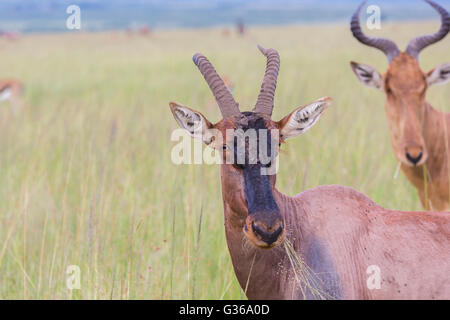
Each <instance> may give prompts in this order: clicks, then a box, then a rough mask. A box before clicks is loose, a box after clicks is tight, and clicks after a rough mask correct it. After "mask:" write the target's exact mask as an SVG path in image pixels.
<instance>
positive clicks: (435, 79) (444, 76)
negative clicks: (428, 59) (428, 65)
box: [427, 63, 450, 86]
mask: <svg viewBox="0 0 450 320" xmlns="http://www.w3.org/2000/svg"><path fill="white" fill-rule="evenodd" d="M448 81H450V63H445V64H443V65H441V66H439V67H437V68H436V69H434V70H433V72H432V73H431V74H430V75H429V76H428V77H427V83H428V85H429V86H431V85H433V84H444V83H446V82H448Z"/></svg>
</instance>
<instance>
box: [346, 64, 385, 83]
mask: <svg viewBox="0 0 450 320" xmlns="http://www.w3.org/2000/svg"><path fill="white" fill-rule="evenodd" d="M353 70H354V71H355V74H356V76H357V77H358V79H359V81H361V82H362V83H364V84H365V85H366V86H369V87H375V88H377V89H381V88H382V83H383V81H382V78H381V76H380V74H379V73H378V72H377V71H376V70H375V69H373V68H372V67H370V66H366V65H362V64H358V65H356V66H354V67H353Z"/></svg>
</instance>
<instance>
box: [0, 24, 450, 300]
mask: <svg viewBox="0 0 450 320" xmlns="http://www.w3.org/2000/svg"><path fill="white" fill-rule="evenodd" d="M437 27H438V23H437V22H436V23H424V24H419V23H417V24H402V25H397V24H396V25H395V26H386V27H385V28H383V30H382V31H381V32H379V33H380V35H383V36H388V35H395V36H394V38H395V39H396V40H398V42H399V44H401V45H405V44H406V43H407V41H408V40H409V39H410V38H411V37H413V36H416V35H418V34H422V33H424V32H431V31H434V30H435V29H436V28H437ZM257 43H259V44H261V45H263V46H266V47H274V48H276V49H278V50H279V52H280V55H281V59H282V67H281V73H280V77H279V82H278V90H277V95H276V99H275V111H274V118H275V119H277V120H278V119H280V118H281V117H282V116H284V115H285V114H287V113H288V112H290V111H291V110H293V109H294V108H295V107H297V106H299V105H302V104H306V103H308V102H311V101H313V100H315V99H317V98H320V97H322V96H331V97H333V99H334V104H333V106H332V108H330V109H329V110H327V112H326V114H325V115H324V116H323V117H322V119H321V120H320V122H319V123H318V124H317V125H316V127H315V128H313V129H312V130H310V131H309V132H308V133H307V134H305V135H304V136H302V137H299V138H296V139H293V140H292V141H289V143H287V144H286V145H285V146H283V148H284V153H283V154H282V155H281V159H280V171H279V174H278V182H277V186H278V188H279V190H280V191H282V192H284V193H286V194H289V195H295V194H297V193H299V192H301V191H302V190H304V189H309V188H314V187H316V186H319V185H323V184H341V185H345V186H350V187H353V188H355V189H356V190H359V191H361V192H364V193H366V194H367V195H368V196H370V197H371V198H372V199H373V200H374V201H376V202H377V203H379V204H380V205H382V206H385V207H387V208H392V209H402V210H420V209H421V206H420V202H419V200H418V197H417V195H416V193H415V191H414V190H413V188H412V187H411V186H410V184H409V183H408V182H407V181H406V179H405V178H404V176H403V175H402V174H401V173H400V174H399V175H398V177H397V178H396V179H395V178H394V174H395V171H396V166H397V162H396V160H395V158H394V155H393V152H392V150H391V146H390V142H389V134H388V130H387V124H386V120H385V114H384V110H383V104H384V97H383V94H382V93H380V92H376V91H375V90H371V89H369V88H365V87H363V86H362V85H361V84H359V82H358V81H357V80H356V78H355V77H354V76H353V74H352V71H351V70H350V66H349V61H350V60H355V61H358V62H362V63H368V64H371V65H373V66H375V67H377V68H378V70H379V71H380V72H384V70H385V68H386V66H387V63H386V62H387V60H386V58H385V57H384V56H383V55H382V54H381V53H380V52H378V51H376V50H374V49H369V48H367V47H363V46H362V45H360V44H359V43H358V42H357V41H356V40H354V39H353V38H352V37H351V35H350V32H349V31H348V30H347V26H346V25H329V26H319V25H315V26H295V27H294V26H291V27H276V28H275V27H273V28H259V29H251V30H250V31H249V34H248V35H247V36H245V37H238V36H234V35H233V36H231V37H229V38H224V37H222V35H221V31H220V30H218V29H213V30H187V31H157V32H155V33H154V34H153V35H152V36H151V37H150V38H142V37H132V38H129V37H127V36H126V35H125V34H120V33H116V34H109V33H102V34H83V33H76V34H64V35H29V36H28V35H27V36H24V37H22V38H21V39H20V40H18V41H16V42H6V41H5V40H0V47H1V50H0V67H1V69H0V70H1V76H2V77H9V76H13V77H16V78H19V79H21V80H22V81H23V82H24V83H25V87H26V89H25V96H24V98H23V103H22V109H21V110H20V112H18V113H17V115H14V114H13V113H12V112H11V110H10V108H9V106H8V104H5V103H4V104H2V105H1V106H0V298H2V299H111V298H112V299H190V298H195V299H240V298H245V295H244V293H243V291H242V290H241V288H240V287H239V285H238V283H237V281H236V279H235V276H234V272H233V268H232V265H231V262H230V258H229V254H228V249H227V245H226V241H225V236H224V227H223V208H222V199H221V192H220V177H219V168H218V166H207V165H202V166H195V165H182V166H176V165H174V164H173V163H172V162H171V160H170V153H171V148H172V147H173V145H174V144H175V143H174V142H171V141H170V134H171V132H172V130H173V129H175V128H177V126H176V122H175V121H174V119H173V118H172V115H171V113H170V111H169V107H168V102H169V101H170V100H175V101H178V102H180V103H183V104H185V105H188V106H190V107H193V108H196V109H198V110H199V111H201V112H202V113H203V114H205V115H206V116H207V117H208V118H209V119H210V120H211V121H218V120H219V119H220V113H219V110H218V109H217V107H216V106H215V105H214V104H213V103H211V99H212V95H211V93H210V92H209V89H208V87H207V85H206V84H205V83H204V81H203V79H202V77H201V75H200V73H199V72H198V71H197V70H196V68H195V66H194V65H193V63H192V61H191V57H192V55H193V54H194V53H195V52H202V53H204V54H205V55H207V56H208V57H209V58H210V60H211V61H212V62H213V63H214V65H215V66H216V68H217V70H218V71H219V73H221V74H222V75H226V76H228V77H229V78H231V79H232V80H233V82H234V86H235V90H234V94H235V97H236V99H237V100H238V101H239V103H240V106H241V109H242V110H250V109H251V106H253V105H254V102H255V101H256V97H257V94H258V92H259V87H260V84H261V80H262V77H263V74H264V67H265V59H264V57H263V56H262V55H261V54H260V53H259V51H258V50H257V49H256V44H257ZM449 46H450V44H449V42H448V41H447V40H445V41H443V42H441V43H439V44H437V45H434V46H433V47H432V48H430V49H427V50H426V51H425V52H424V53H423V54H422V55H421V64H422V66H423V67H424V69H425V70H428V69H431V68H432V67H434V66H436V65H438V64H440V63H443V62H445V59H448V52H449ZM428 96H429V98H428V100H429V101H430V102H431V103H432V104H433V105H434V106H435V107H437V108H439V109H445V108H448V107H450V106H449V105H448V101H449V99H450V91H449V90H448V88H447V87H445V86H443V87H436V88H431V89H430V90H429V94H428ZM69 265H78V266H79V267H80V269H81V289H80V290H73V291H70V290H68V289H67V287H66V279H67V277H68V275H67V274H66V270H67V267H68V266H69Z"/></svg>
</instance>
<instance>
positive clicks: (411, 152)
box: [406, 148, 423, 165]
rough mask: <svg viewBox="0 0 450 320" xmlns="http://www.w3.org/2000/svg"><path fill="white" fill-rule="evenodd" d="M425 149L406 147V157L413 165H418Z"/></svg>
mask: <svg viewBox="0 0 450 320" xmlns="http://www.w3.org/2000/svg"><path fill="white" fill-rule="evenodd" d="M422 156H423V151H422V149H421V148H410V149H408V148H407V149H406V159H408V161H409V162H411V163H412V164H413V165H417V164H418V163H419V161H420V160H421V159H422Z"/></svg>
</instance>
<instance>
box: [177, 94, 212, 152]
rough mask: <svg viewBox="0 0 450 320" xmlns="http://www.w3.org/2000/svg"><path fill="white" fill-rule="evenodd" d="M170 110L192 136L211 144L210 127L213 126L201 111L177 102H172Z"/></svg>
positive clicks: (179, 123)
mask: <svg viewBox="0 0 450 320" xmlns="http://www.w3.org/2000/svg"><path fill="white" fill-rule="evenodd" d="M169 105H170V110H171V111H172V113H173V117H174V118H175V120H176V121H177V122H178V125H179V126H180V127H181V128H182V129H185V130H186V131H187V132H188V133H189V134H190V136H191V137H193V138H195V139H199V140H202V141H203V142H204V143H205V144H207V145H209V144H210V143H211V142H212V139H211V135H210V134H209V133H208V130H209V129H212V128H213V125H212V124H211V122H209V121H208V119H206V118H205V116H204V115H202V114H201V113H200V112H198V111H195V110H193V109H191V108H188V107H185V106H183V105H180V104H178V103H176V102H170V104H169Z"/></svg>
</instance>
